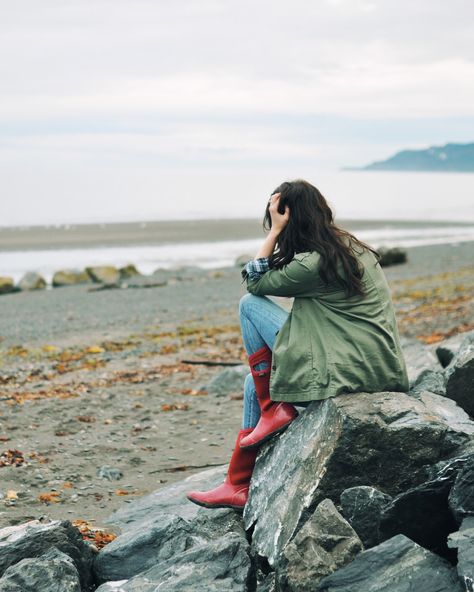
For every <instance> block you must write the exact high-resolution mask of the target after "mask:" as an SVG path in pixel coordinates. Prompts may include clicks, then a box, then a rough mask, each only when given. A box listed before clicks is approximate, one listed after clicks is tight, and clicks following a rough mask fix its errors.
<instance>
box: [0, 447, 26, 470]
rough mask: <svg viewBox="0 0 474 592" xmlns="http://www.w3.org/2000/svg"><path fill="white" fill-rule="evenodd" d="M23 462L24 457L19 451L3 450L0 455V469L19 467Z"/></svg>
mask: <svg viewBox="0 0 474 592" xmlns="http://www.w3.org/2000/svg"><path fill="white" fill-rule="evenodd" d="M25 462H26V461H25V456H24V454H23V452H21V450H15V449H11V450H5V452H2V454H0V467H21V466H22V465H23V464H25Z"/></svg>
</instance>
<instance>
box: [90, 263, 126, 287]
mask: <svg viewBox="0 0 474 592" xmlns="http://www.w3.org/2000/svg"><path fill="white" fill-rule="evenodd" d="M86 272H87V274H88V275H89V277H90V278H91V280H92V281H93V282H96V283H99V284H116V283H117V282H118V281H119V279H120V273H119V270H118V269H117V268H116V267H113V266H112V265H98V266H95V267H86Z"/></svg>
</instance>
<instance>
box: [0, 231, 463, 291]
mask: <svg viewBox="0 0 474 592" xmlns="http://www.w3.org/2000/svg"><path fill="white" fill-rule="evenodd" d="M354 226H356V230H353V232H354V234H355V235H356V236H357V237H358V238H360V239H361V240H363V241H365V242H367V243H368V244H370V245H371V246H373V247H375V248H378V247H382V246H386V247H394V246H400V247H416V246H422V245H434V244H443V243H457V242H461V241H474V223H473V224H466V225H455V224H450V223H447V224H442V225H440V224H432V225H431V224H429V223H426V222H425V223H422V222H420V223H418V224H417V223H413V222H411V223H406V224H403V223H402V222H400V221H397V222H393V223H390V222H384V223H381V224H379V225H377V224H374V222H373V221H370V222H369V221H368V222H367V224H366V227H364V223H363V222H362V221H357V222H355V223H354ZM347 228H348V229H349V230H352V229H351V227H350V225H348V226H347ZM262 240H263V239H262V238H255V239H245V240H225V241H206V240H203V241H200V242H186V243H184V242H179V241H178V242H172V243H171V242H170V243H168V244H157V245H145V246H143V245H140V246H139V245H135V246H134V245H131V246H123V247H100V246H96V247H91V248H67V249H42V250H28V251H26V250H25V251H6V252H3V253H0V275H7V276H11V277H13V278H14V280H15V281H18V280H19V279H20V278H21V277H22V276H23V274H24V273H25V272H27V271H37V272H39V273H41V274H42V275H43V276H44V277H45V279H46V280H47V281H48V282H50V281H51V278H52V275H53V273H54V272H55V271H57V270H58V269H65V268H79V269H81V268H84V267H85V266H88V265H116V266H122V265H126V264H128V263H133V264H134V265H136V266H137V268H138V269H139V271H141V272H142V273H145V274H149V273H152V272H153V271H154V270H156V269H157V268H160V267H161V268H170V267H179V266H193V265H196V266H198V267H202V268H206V269H212V268H218V267H227V266H232V265H234V263H235V260H236V258H237V257H238V256H240V255H243V254H246V255H248V256H249V257H254V256H255V254H256V252H257V250H258V248H259V247H260V245H261V243H262ZM473 251H474V244H473Z"/></svg>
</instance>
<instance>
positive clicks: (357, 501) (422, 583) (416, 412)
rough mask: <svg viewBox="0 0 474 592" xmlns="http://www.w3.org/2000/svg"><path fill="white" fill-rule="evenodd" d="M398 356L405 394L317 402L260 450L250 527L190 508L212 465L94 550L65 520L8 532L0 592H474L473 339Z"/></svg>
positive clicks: (124, 519)
mask: <svg viewBox="0 0 474 592" xmlns="http://www.w3.org/2000/svg"><path fill="white" fill-rule="evenodd" d="M405 347H406V349H405V351H406V356H407V363H408V365H409V366H410V372H411V377H412V388H411V389H410V391H409V392H408V393H400V392H382V393H352V394H344V395H340V396H338V397H335V398H331V399H327V400H324V401H315V402H313V403H312V404H311V405H310V406H309V407H308V408H307V409H306V410H305V411H304V412H302V413H301V414H300V415H299V417H298V418H297V419H296V420H295V421H294V422H293V423H292V424H291V425H290V427H289V428H288V429H287V431H286V432H285V433H284V434H282V435H281V436H280V437H279V438H275V439H274V440H272V441H270V442H269V443H267V444H266V445H264V446H263V447H262V449H261V451H260V453H259V456H258V458H257V462H256V466H255V470H254V474H253V477H252V482H251V487H250V495H249V501H248V503H247V505H246V507H245V510H244V512H243V514H239V513H237V512H235V511H233V510H225V509H222V510H206V509H203V508H199V507H198V506H195V505H193V504H191V503H189V502H188V501H187V500H186V498H185V493H186V492H187V491H189V490H191V489H207V488H211V487H213V486H214V485H216V484H218V483H221V482H222V480H223V478H224V475H225V472H226V467H218V468H216V469H212V470H210V471H205V472H202V473H198V474H196V475H193V476H192V477H188V478H187V479H185V480H183V481H181V482H179V483H177V484H174V485H171V486H169V487H166V488H164V489H161V490H159V491H157V492H155V493H153V494H151V495H148V496H146V497H144V498H142V499H140V500H137V501H136V502H133V503H129V504H127V505H126V506H125V507H124V508H123V509H121V510H119V511H118V512H115V513H114V514H113V515H112V516H111V517H110V519H109V523H110V525H113V526H114V528H115V529H116V530H118V531H119V532H120V533H121V534H120V535H119V536H118V537H117V538H116V539H115V540H114V541H112V542H111V543H110V544H109V545H107V546H106V547H104V548H103V549H102V550H101V551H99V552H97V551H96V552H93V550H91V548H90V547H88V545H87V544H86V543H83V542H82V541H81V540H80V537H79V536H78V534H77V533H75V532H74V529H73V527H72V526H71V525H70V524H69V523H67V522H55V523H49V524H47V525H43V524H41V523H35V524H30V525H29V526H24V525H23V526H21V527H13V529H4V530H3V531H0V546H1V547H2V553H1V558H0V575H2V574H3V575H2V577H1V578H0V592H6V591H15V590H22V591H23V592H29V591H30V590H31V591H33V590H35V592H42V591H43V590H44V591H46V590H48V591H51V590H56V589H57V590H74V591H76V590H77V591H79V590H82V591H85V590H94V589H95V590H97V592H112V591H116V592H132V591H133V592H149V591H150V592H151V591H152V590H166V591H167V592H173V591H178V590H179V591H188V590H189V591H194V590H196V591H198V590H199V591H200V590H205V591H213V590H215V591H219V592H227V591H231V592H238V591H239V592H243V591H248V592H254V591H256V592H272V591H274V592H286V591H288V592H296V591H298V592H306V591H308V592H309V591H314V592H349V591H350V592H367V591H368V590H374V591H376V590H377V591H381V592H382V591H387V592H388V591H390V592H402V591H406V590H408V589H410V590H416V591H417V592H434V591H436V592H462V591H471V592H472V590H473V582H474V417H473V415H472V412H473V407H472V400H473V397H474V389H473V386H474V385H473V381H474V367H473V364H472V359H473V352H474V333H471V334H466V335H464V336H463V339H462V340H460V339H458V340H457V341H456V342H455V343H454V342H453V341H450V343H446V344H441V345H439V346H437V348H436V349H435V348H433V350H432V351H431V350H429V349H427V348H423V347H421V346H420V347H418V348H417V347H415V346H414V344H413V343H411V344H410V343H405ZM430 351H431V353H432V352H438V354H437V355H438V357H436V356H435V355H433V356H432V355H431V353H430ZM446 351H449V352H451V353H452V356H451V357H450V359H449V362H448V364H447V365H446V360H447V355H446ZM421 359H422V360H424V362H423V363H421V362H420V360H421ZM438 359H439V361H438ZM423 364H425V367H424V368H423ZM426 364H428V365H429V367H426ZM428 371H429V372H431V373H436V374H437V375H439V376H440V377H441V378H442V379H443V380H441V381H437V382H436V383H435V384H436V385H437V386H438V387H440V385H441V384H444V385H446V392H444V393H443V394H440V393H433V392H430V391H429V390H427V389H426V388H424V387H423V384H427V374H426V372H428ZM428 376H431V375H428ZM58 580H60V581H61V585H62V586H63V587H62V588H61V587H60V588H57V587H56V588H54V587H53V585H52V584H51V582H52V581H56V582H58ZM15 586H16V587H15ZM48 586H49V587H48Z"/></svg>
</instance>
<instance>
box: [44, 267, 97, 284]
mask: <svg viewBox="0 0 474 592" xmlns="http://www.w3.org/2000/svg"><path fill="white" fill-rule="evenodd" d="M91 281H92V280H91V278H90V277H89V274H88V273H87V272H86V271H81V270H79V269H60V270H59V271H56V272H55V273H54V275H53V279H52V282H51V283H52V284H53V287H55V288H60V287H61V286H75V285H77V284H88V283H90V282H91Z"/></svg>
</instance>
